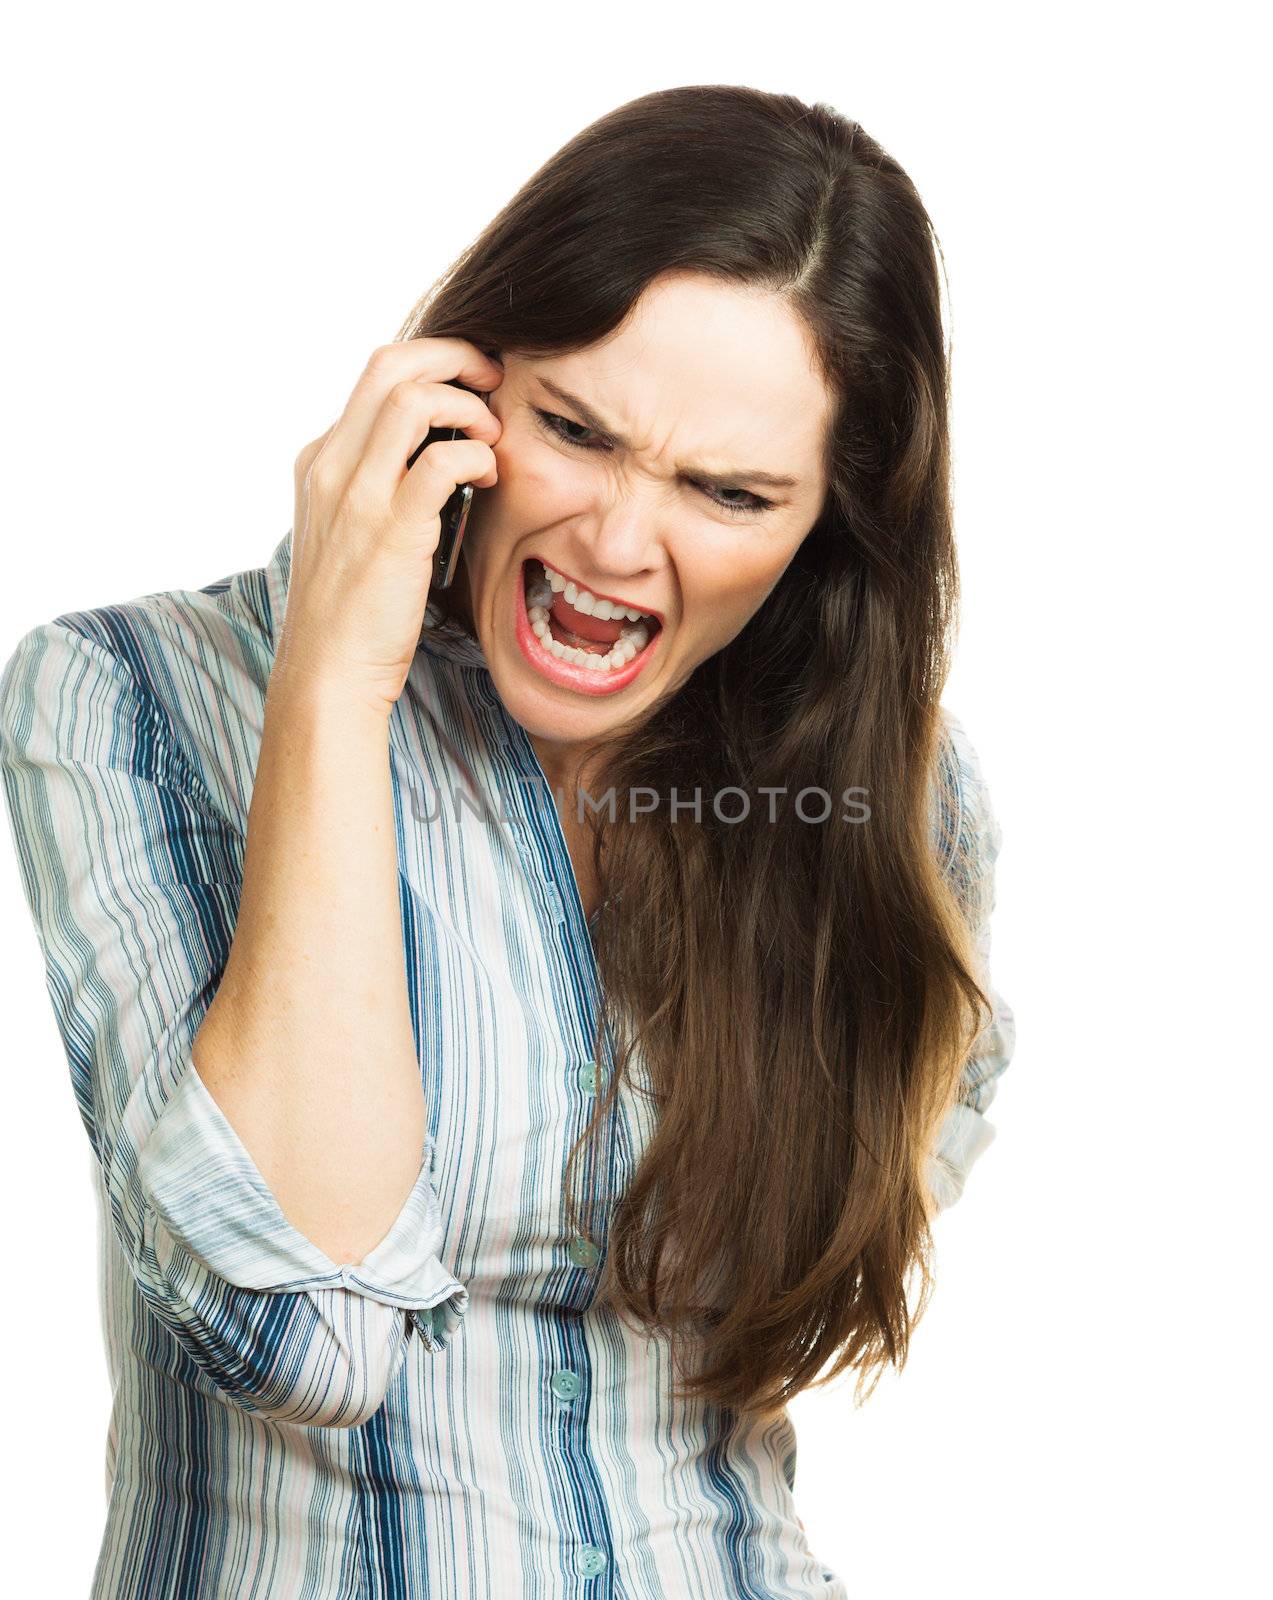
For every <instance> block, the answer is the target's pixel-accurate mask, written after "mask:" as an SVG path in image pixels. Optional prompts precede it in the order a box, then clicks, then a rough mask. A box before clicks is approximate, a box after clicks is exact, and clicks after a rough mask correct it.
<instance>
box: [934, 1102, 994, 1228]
mask: <svg viewBox="0 0 1273 1600" xmlns="http://www.w3.org/2000/svg"><path fill="white" fill-rule="evenodd" d="M994 1136H995V1129H994V1124H993V1123H991V1122H987V1121H986V1119H985V1117H984V1116H983V1115H982V1113H981V1112H980V1111H974V1110H973V1109H972V1107H971V1106H966V1105H954V1106H952V1107H951V1108H950V1110H949V1111H948V1112H947V1114H946V1120H945V1122H944V1123H943V1124H942V1128H941V1133H940V1134H939V1136H938V1139H937V1148H936V1150H935V1151H934V1152H933V1154H932V1156H931V1157H930V1158H929V1162H928V1186H929V1188H930V1190H931V1191H932V1195H933V1200H934V1203H935V1205H936V1208H937V1210H938V1211H944V1210H945V1209H946V1207H947V1206H953V1205H954V1203H955V1201H956V1200H958V1199H959V1197H960V1195H961V1194H962V1193H963V1192H964V1180H965V1179H966V1178H967V1176H968V1174H969V1172H970V1171H971V1170H972V1165H973V1162H975V1161H976V1160H977V1159H978V1158H979V1157H980V1156H981V1155H983V1154H984V1152H985V1150H986V1148H987V1146H988V1145H989V1144H990V1143H991V1142H992V1140H993V1139H994Z"/></svg>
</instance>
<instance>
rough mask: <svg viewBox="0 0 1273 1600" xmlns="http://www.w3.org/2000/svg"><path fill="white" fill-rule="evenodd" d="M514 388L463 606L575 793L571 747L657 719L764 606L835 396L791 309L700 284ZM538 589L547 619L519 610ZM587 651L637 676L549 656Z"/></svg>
mask: <svg viewBox="0 0 1273 1600" xmlns="http://www.w3.org/2000/svg"><path fill="white" fill-rule="evenodd" d="M504 371H505V376H504V381H503V382H502V383H501V384H500V385H499V387H498V388H496V389H495V390H494V391H492V393H491V396H490V399H489V401H488V404H489V406H490V409H491V410H492V411H493V412H494V413H495V415H496V416H497V417H498V418H499V419H500V422H501V424H502V425H503V433H502V434H501V436H500V438H499V440H498V442H497V443H496V444H495V446H494V451H495V458H496V462H497V464H498V470H499V482H498V484H496V485H495V487H494V488H491V489H479V490H478V491H477V492H476V494H475V495H474V499H473V506H472V509H471V512H470V517H469V528H468V531H467V532H466V534H465V539H464V545H463V547H462V555H461V560H460V569H459V572H458V573H457V576H456V579H455V597H456V600H457V603H458V605H459V609H460V610H461V611H462V612H463V613H464V614H465V615H466V616H467V617H468V620H469V621H470V623H471V625H472V627H473V629H474V632H475V633H476V634H477V637H478V640H479V641H480V643H481V646H482V650H483V653H484V654H485V657H486V661H487V665H488V667H489V668H490V672H491V677H492V678H493V680H494V683H495V687H496V689H497V691H498V693H499V695H500V697H501V699H502V700H503V702H504V704H505V706H506V707H507V708H508V710H509V712H510V713H511V715H512V716H513V717H515V718H516V720H517V721H518V722H520V723H521V724H522V726H523V727H524V728H525V729H526V730H527V732H528V734H529V735H530V736H531V739H532V742H533V744H534V747H535V748H536V750H537V751H538V752H539V754H540V758H541V762H542V764H543V765H544V767H545V771H546V772H547V773H548V775H549V777H550V779H552V781H554V782H558V781H567V775H568V774H569V773H570V771H571V747H572V746H573V745H574V744H576V743H578V742H579V741H582V740H586V739H591V738H595V737H596V736H598V735H600V734H604V733H606V732H607V731H609V730H610V729H611V728H613V727H615V726H617V725H618V724H619V723H620V722H626V721H627V720H628V719H629V718H631V717H633V716H636V717H637V718H638V719H639V717H640V716H641V714H642V713H643V712H647V711H649V710H652V709H653V708H654V706H655V705H656V704H657V703H658V702H660V701H661V700H663V699H665V698H666V697H667V696H668V695H669V694H670V693H672V692H673V691H674V690H675V689H676V688H677V687H678V686H679V685H680V684H682V683H683V682H684V681H685V680H686V679H687V678H688V677H689V675H690V673H691V672H693V670H694V668H695V667H697V666H698V664H699V663H700V662H702V661H705V660H706V659H707V658H708V657H709V656H711V655H713V654H715V652H716V651H718V650H720V649H721V648H722V647H723V646H724V645H726V644H727V643H728V642H729V641H730V640H731V639H732V638H733V637H734V636H735V635H736V634H737V633H738V632H739V631H740V629H742V627H743V626H744V625H745V624H746V623H747V621H748V620H749V619H750V618H751V617H752V616H753V615H754V614H755V613H756V612H757V611H758V610H759V608H760V607H761V606H762V605H763V604H764V602H765V599H766V597H767V595H768V594H769V592H770V591H771V590H772V589H773V587H774V585H775V584H776V583H777V582H778V579H779V578H780V577H781V575H782V573H783V570H784V569H785V567H786V566H787V564H788V562H789V561H790V560H791V558H792V557H793V556H794V554H795V553H796V550H797V549H798V548H799V546H800V543H801V541H802V540H803V539H804V537H805V535H806V533H807V532H808V531H809V529H810V528H811V527H812V526H813V524H814V522H815V521H816V520H817V517H818V514H819V512H820V511H821V508H822V504H823V499H824V497H825V494H826V489H827V483H826V474H825V471H824V469H823V464H822V442H823V439H824V437H825V432H826V428H827V426H828V423H829V419H830V411H831V407H832V404H833V397H832V395H831V393H830V391H828V390H827V388H826V387H825V386H824V384H823V383H822V381H821V380H820V379H819V378H818V377H817V376H816V375H815V372H814V365H813V352H812V346H811V344H810V343H809V340H808V337H807V335H806V333H805V331H804V328H803V325H802V324H800V323H799V322H798V321H797V319H796V317H795V316H794V314H793V313H792V312H791V311H790V310H789V309H788V308H787V306H786V305H785V304H784V302H783V301H782V300H780V299H779V298H778V297H777V296H774V295H771V294H758V293H755V292H749V291H744V290H742V289H737V288H733V287H729V286H725V285H722V284H720V283H718V282H715V281H713V280H711V279H708V278H704V277H701V276H697V275H694V276H689V275H677V276H674V277H665V278H662V279H660V280H659V281H657V282H656V283H654V284H652V285H651V286H650V287H649V289H647V291H646V292H645V294H644V295H643V296H642V298H641V300H640V301H639V302H638V303H637V305H636V307H635V309H634V311H633V314H632V316H631V317H630V318H629V319H628V320H627V322H626V323H625V324H624V326H623V327H622V328H621V329H620V330H618V331H617V332H616V333H614V334H612V335H611V336H610V337H609V338H608V339H606V340H605V341H603V342H602V343H600V344H597V345H593V346H591V347H590V348H588V349H586V350H582V351H576V352H573V353H571V354H568V355H558V356H553V357H551V358H549V359H523V358H521V357H518V356H517V355H515V354H514V353H512V352H507V353H505V356H504ZM567 395H569V396H572V397H573V399H567V398H566V396H567ZM541 413H543V414H544V415H541ZM554 430H555V431H554ZM572 439H577V440H579V441H581V442H580V443H572V442H571V440H572ZM620 441H622V442H620ZM762 474H768V475H770V477H771V478H775V479H788V480H790V481H789V482H786V483H778V484H775V483H773V482H770V481H767V480H766V479H765V478H763V477H762ZM762 502H764V503H762ZM540 562H542V563H544V564H546V566H547V568H549V569H550V570H551V573H555V574H557V575H559V576H558V578H557V579H556V580H555V583H556V584H557V585H559V584H560V579H561V578H565V579H568V580H569V581H570V582H571V583H572V584H574V585H576V586H579V587H580V588H582V589H585V590H587V591H588V592H589V594H590V595H592V596H603V597H607V598H610V599H613V600H616V601H619V602H622V603H626V604H627V605H629V606H631V607H633V608H635V609H636V610H638V611H640V612H643V613H646V614H654V615H656V616H657V617H658V618H659V619H661V626H659V627H658V628H657V629H652V628H650V627H649V626H646V627H645V640H643V638H642V633H641V632H640V631H639V630H640V629H641V627H642V624H640V623H634V622H633V621H631V620H630V619H628V618H625V617H622V616H619V617H611V618H606V617H605V616H604V615H603V614H602V615H599V614H597V608H596V607H594V606H593V605H592V601H591V600H590V599H588V598H587V597H585V598H584V599H583V602H582V606H575V605H573V604H572V603H571V602H572V601H574V600H577V599H578V598H579V595H578V593H577V590H576V589H566V590H564V591H562V592H553V591H552V590H551V589H550V588H549V584H548V583H545V582H544V577H543V573H542V571H541V569H540V566H539V563H540ZM537 579H538V583H537V582H536V580H537ZM553 582H554V580H553V579H552V578H551V577H550V579H549V583H553ZM527 584H529V588H530V595H529V601H530V603H531V604H532V605H533V602H534V601H535V600H536V599H537V598H538V599H541V600H544V599H551V601H552V609H551V611H550V614H549V615H548V616H547V617H545V616H544V615H543V613H541V612H539V611H538V610H531V611H530V612H529V613H528V610H527V603H528V599H527V593H526V586H527ZM606 609H607V608H606V607H604V606H603V607H601V608H600V612H601V613H604V612H605V610H606ZM589 612H591V614H589ZM620 628H625V629H627V630H628V631H629V641H628V643H626V644H625V643H624V642H623V641H622V640H621V639H620V640H619V641H618V643H617V647H616V648H614V649H611V646H610V644H609V640H610V639H611V638H612V637H613V636H614V635H615V634H616V633H617V632H618V631H619V629H620ZM633 630H638V631H635V632H634V631H633ZM584 638H586V639H587V640H589V641H591V642H594V646H595V647H594V649H593V650H592V651H588V652H587V653H588V654H592V655H595V656H596V657H597V659H601V657H602V656H603V655H609V656H610V659H611V662H613V663H618V662H620V661H622V659H623V658H624V657H625V656H627V657H629V659H628V660H627V661H626V663H624V664H623V665H621V666H619V667H618V669H617V670H615V667H614V666H613V665H611V664H610V663H607V665H606V666H604V667H602V668H601V669H600V670H595V669H590V668H587V667H584V666H581V665H579V664H577V663H576V662H575V661H572V660H571V659H570V657H569V656H567V657H566V658H565V659H561V658H560V657H559V656H558V654H557V651H555V650H554V649H553V648H552V646H551V644H550V643H548V642H547V641H553V640H555V641H558V645H559V648H564V649H566V650H568V651H574V650H576V649H580V648H585V647H584V646H583V645H581V644H580V643H579V641H580V640H581V639H584ZM643 646H644V647H643ZM634 648H635V649H636V650H637V652H638V653H637V654H636V655H635V656H632V655H631V654H630V652H631V650H632V649H634Z"/></svg>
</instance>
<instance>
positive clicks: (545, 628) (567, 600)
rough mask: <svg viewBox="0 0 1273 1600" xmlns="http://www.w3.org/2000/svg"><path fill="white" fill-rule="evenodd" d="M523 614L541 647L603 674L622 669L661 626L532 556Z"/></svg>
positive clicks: (524, 568)
mask: <svg viewBox="0 0 1273 1600" xmlns="http://www.w3.org/2000/svg"><path fill="white" fill-rule="evenodd" d="M522 582H523V584H524V585H525V597H526V617H527V621H528V623H529V625H530V628H531V631H532V632H533V633H534V635H535V637H536V638H537V639H538V640H539V643H540V644H541V645H542V646H543V648H544V649H545V650H546V651H547V652H548V653H549V654H550V655H552V656H554V657H556V659H557V660H558V661H561V662H563V663H567V664H570V665H573V666H577V667H583V668H585V669H586V670H589V671H592V672H595V673H597V674H598V675H600V676H604V675H606V674H609V673H613V672H622V671H623V669H624V668H625V667H626V666H627V665H628V663H629V662H630V661H632V660H633V659H634V658H635V657H636V656H638V655H640V654H641V653H642V652H643V651H644V650H645V649H646V647H647V646H648V645H649V643H650V641H651V640H652V639H653V638H654V636H655V635H656V634H657V633H658V632H659V631H660V629H661V628H662V623H661V622H660V621H659V619H658V618H657V617H655V616H653V615H651V614H649V613H645V612H638V613H637V614H636V616H633V615H632V611H633V610H634V609H635V608H630V607H624V608H620V607H618V606H616V605H614V604H612V603H611V602H610V601H608V600H599V599H597V598H596V597H595V596H593V595H591V594H589V593H588V592H587V590H582V591H580V590H578V589H577V588H576V587H575V585H574V584H573V583H568V582H567V581H566V580H565V578H564V577H563V576H562V575H561V574H560V573H557V572H554V571H553V570H552V569H551V568H546V567H545V566H544V564H543V562H541V561H539V560H537V559H536V558H534V557H532V558H531V559H530V560H528V561H526V562H524V563H523V565H522Z"/></svg>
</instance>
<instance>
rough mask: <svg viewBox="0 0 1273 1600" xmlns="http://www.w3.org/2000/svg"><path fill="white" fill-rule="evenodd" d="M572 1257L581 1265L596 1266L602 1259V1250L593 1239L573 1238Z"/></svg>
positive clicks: (571, 1243)
mask: <svg viewBox="0 0 1273 1600" xmlns="http://www.w3.org/2000/svg"><path fill="white" fill-rule="evenodd" d="M569 1249H570V1259H571V1260H572V1261H573V1262H574V1263H575V1264H576V1266H580V1267H595V1266H596V1264H597V1262H598V1261H600V1259H601V1252H600V1250H598V1249H597V1247H596V1245H595V1244H593V1242H592V1240H591V1239H572V1240H571V1241H570V1246H569Z"/></svg>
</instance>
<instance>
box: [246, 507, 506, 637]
mask: <svg viewBox="0 0 1273 1600" xmlns="http://www.w3.org/2000/svg"><path fill="white" fill-rule="evenodd" d="M291 575H292V530H291V529H290V528H289V529H288V530H287V532H286V534H284V536H283V538H282V539H280V540H279V542H278V544H277V545H276V546H275V548H274V553H273V555H272V556H271V557H270V561H269V565H268V567H267V568H266V578H265V581H266V587H267V590H268V592H269V598H270V612H271V632H272V634H273V636H274V639H275V640H277V637H278V631H279V629H280V627H281V626H282V623H283V614H284V610H285V608H286V606H287V587H288V582H289V580H290V578H291ZM441 621H442V613H441V611H440V609H439V608H438V606H437V605H436V603H435V602H433V601H430V602H429V603H428V605H427V606H426V607H425V611H424V621H423V624H422V626H421V629H420V644H421V647H422V648H423V649H425V650H427V651H428V652H429V654H430V655H434V656H441V657H442V658H443V659H445V660H447V661H455V662H457V663H459V664H460V665H461V666H472V667H482V668H483V669H486V668H487V662H486V653H485V651H484V650H483V649H482V646H481V644H480V643H479V642H478V640H477V639H475V638H474V637H473V636H472V634H469V633H465V632H462V631H460V629H459V626H458V625H456V624H453V625H452V626H451V627H448V628H445V629H442V628H440V627H439V624H440V622H441Z"/></svg>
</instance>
